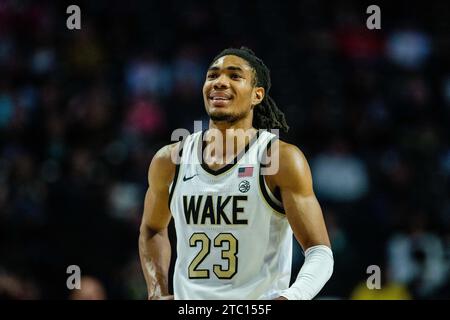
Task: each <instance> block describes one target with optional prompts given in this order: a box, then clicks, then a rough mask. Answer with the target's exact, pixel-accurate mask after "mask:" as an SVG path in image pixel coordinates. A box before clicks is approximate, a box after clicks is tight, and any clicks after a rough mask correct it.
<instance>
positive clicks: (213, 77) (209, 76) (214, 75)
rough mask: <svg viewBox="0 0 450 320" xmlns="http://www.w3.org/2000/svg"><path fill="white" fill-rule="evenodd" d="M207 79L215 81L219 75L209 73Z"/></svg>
mask: <svg viewBox="0 0 450 320" xmlns="http://www.w3.org/2000/svg"><path fill="white" fill-rule="evenodd" d="M206 77H207V78H208V79H215V78H217V73H209V74H208V75H207V76H206Z"/></svg>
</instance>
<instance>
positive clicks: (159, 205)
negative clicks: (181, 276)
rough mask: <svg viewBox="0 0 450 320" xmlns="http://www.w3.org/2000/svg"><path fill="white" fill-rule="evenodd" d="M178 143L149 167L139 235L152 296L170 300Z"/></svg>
mask: <svg viewBox="0 0 450 320" xmlns="http://www.w3.org/2000/svg"><path fill="white" fill-rule="evenodd" d="M178 147H179V143H175V144H171V145H167V146H165V147H163V148H161V149H160V150H159V151H158V152H157V153H156V155H155V156H154V157H153V159H152V161H151V164H150V167H149V170H148V183H149V187H148V190H147V193H146V195H145V202H144V213H143V217H142V222H141V227H140V235H139V255H140V258H141V266H142V270H143V273H144V277H145V281H146V283H147V292H148V298H149V299H170V298H173V297H172V296H170V295H169V290H168V271H169V265H170V256H171V248H170V242H169V237H168V232H167V227H168V225H169V222H170V219H171V213H170V210H169V206H168V200H169V186H170V183H171V182H172V181H173V178H174V175H175V163H174V162H173V160H172V159H174V157H172V155H173V154H174V153H175V152H176V150H177V149H178Z"/></svg>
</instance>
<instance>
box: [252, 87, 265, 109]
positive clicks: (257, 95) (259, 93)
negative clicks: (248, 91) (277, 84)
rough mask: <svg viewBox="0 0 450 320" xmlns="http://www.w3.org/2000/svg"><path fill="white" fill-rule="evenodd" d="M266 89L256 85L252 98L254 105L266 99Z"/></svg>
mask: <svg viewBox="0 0 450 320" xmlns="http://www.w3.org/2000/svg"><path fill="white" fill-rule="evenodd" d="M264 95H265V90H264V88H263V87H256V88H255V89H254V90H253V98H252V105H254V106H256V105H257V104H260V103H261V101H262V100H263V99H264Z"/></svg>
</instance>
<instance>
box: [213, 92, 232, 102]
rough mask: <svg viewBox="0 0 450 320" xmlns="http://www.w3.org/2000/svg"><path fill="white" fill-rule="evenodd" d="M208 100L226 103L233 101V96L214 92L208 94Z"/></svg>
mask: <svg viewBox="0 0 450 320" xmlns="http://www.w3.org/2000/svg"><path fill="white" fill-rule="evenodd" d="M208 98H209V100H213V101H226V100H231V99H233V96H232V95H231V94H229V93H226V92H219V91H214V92H211V93H210V94H209V96H208Z"/></svg>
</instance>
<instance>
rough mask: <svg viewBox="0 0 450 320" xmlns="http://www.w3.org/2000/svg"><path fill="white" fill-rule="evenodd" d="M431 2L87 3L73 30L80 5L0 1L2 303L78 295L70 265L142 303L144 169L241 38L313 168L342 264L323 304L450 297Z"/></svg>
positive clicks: (199, 109) (448, 219) (441, 32)
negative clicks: (370, 25) (213, 67)
mask: <svg viewBox="0 0 450 320" xmlns="http://www.w3.org/2000/svg"><path fill="white" fill-rule="evenodd" d="M420 2H421V3H417V2H411V1H392V2H391V3H379V2H378V3H377V2H375V1H374V2H373V3H367V4H362V3H359V2H358V1H334V2H326V1H315V0H314V1H313V0H307V1H293V2H286V3H278V2H277V1H269V0H260V1H239V2H238V1H233V2H232V1H230V2H229V1H217V0H211V1H207V2H205V3H199V2H197V1H186V0H184V1H181V0H180V1H178V0H177V1H176V0H168V1H140V2H139V1H126V2H123V1H118V2H114V3H113V2H112V1H104V0H102V1H76V3H75V2H74V3H73V4H77V5H79V6H80V8H81V30H73V31H70V30H68V29H67V28H66V19H67V17H68V14H66V8H67V5H69V4H72V3H66V4H63V3H59V4H57V2H56V1H55V2H53V1H27V0H21V1H11V0H0V298H10V299H72V298H73V299H75V298H77V295H74V294H72V293H71V292H70V291H69V290H68V289H67V288H66V278H67V276H68V275H67V274H66V268H67V266H69V265H72V264H75V265H79V266H80V268H81V271H82V274H83V275H86V276H90V278H86V279H85V280H86V283H88V282H89V283H90V284H91V286H90V288H92V292H91V294H92V295H93V297H96V298H108V299H145V297H146V291H145V290H146V289H145V282H144V279H143V276H142V273H141V270H140V265H139V258H138V251H137V239H138V228H139V223H140V218H141V212H142V205H143V198H144V193H145V190H146V187H147V180H146V179H147V168H148V165H149V163H150V160H151V158H152V156H153V155H154V153H155V151H156V150H157V149H158V148H160V147H161V146H163V145H165V144H167V143H170V142H171V141H170V134H171V132H172V131H173V130H174V129H176V128H179V127H183V128H187V129H188V130H189V131H191V132H192V131H193V121H194V120H203V121H205V122H206V120H207V119H206V118H205V113H204V107H203V101H202V96H201V86H202V82H203V79H204V75H205V70H206V68H207V66H208V63H209V62H210V59H211V58H212V57H213V56H214V55H215V54H216V53H217V52H219V51H220V50H222V49H223V48H225V47H229V46H241V45H245V46H248V47H250V48H252V49H253V50H254V51H255V52H256V53H257V55H259V56H261V57H262V58H263V59H264V60H265V62H266V64H267V65H268V66H269V68H271V71H272V83H273V87H272V96H273V97H274V99H275V100H276V101H277V103H278V105H279V106H280V107H281V108H282V109H283V110H284V112H285V113H286V115H287V119H288V122H289V124H290V126H291V130H290V132H289V133H288V134H287V135H285V136H282V138H284V139H286V140H287V141H289V142H291V143H294V144H296V145H297V146H299V147H300V148H301V149H302V150H303V151H304V153H305V154H306V156H307V158H308V159H309V161H310V164H311V167H312V170H313V177H314V179H315V190H316V192H317V195H318V198H319V201H320V202H321V204H322V207H323V211H324V215H325V219H326V222H327V225H328V229H329V233H330V236H331V241H332V244H333V249H334V254H335V271H334V275H333V277H332V279H331V280H330V282H329V283H328V284H327V285H326V287H325V289H324V290H323V291H322V292H321V293H320V295H319V298H321V299H361V298H364V299H380V298H381V299H387V298H393V299H433V298H439V299H441V298H444V299H448V298H449V297H450V286H449V262H450V260H449V258H450V232H449V231H450V228H449V227H450V179H449V177H450V139H449V137H450V128H449V125H450V26H449V23H450V22H449V21H450V10H449V9H450V5H449V2H447V3H446V2H445V1H440V2H429V1H420ZM369 4H378V5H380V7H381V26H382V29H381V30H374V31H371V30H368V29H367V28H366V25H365V24H366V19H367V17H368V16H369V15H368V14H366V8H367V5H369ZM295 249H296V250H295V253H294V261H293V270H294V272H297V271H298V270H299V267H300V266H301V263H302V254H301V253H300V251H299V248H298V247H296V248H295ZM369 265H378V266H380V268H381V272H382V289H381V290H372V291H370V290H367V289H366V287H365V283H366V279H367V277H368V274H367V273H366V269H367V267H368V266H369ZM81 297H83V296H81ZM84 297H87V296H86V295H85V296H84ZM78 298H79V295H78Z"/></svg>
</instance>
